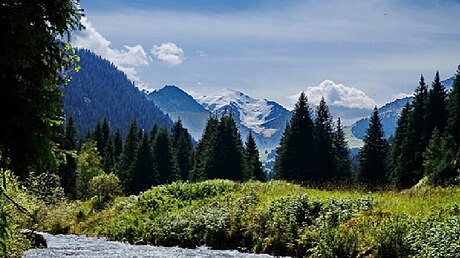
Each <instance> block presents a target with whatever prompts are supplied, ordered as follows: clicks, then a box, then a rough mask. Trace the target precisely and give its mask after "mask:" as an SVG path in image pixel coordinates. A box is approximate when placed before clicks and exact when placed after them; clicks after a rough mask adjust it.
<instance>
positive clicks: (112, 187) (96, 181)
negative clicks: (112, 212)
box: [88, 173, 122, 210]
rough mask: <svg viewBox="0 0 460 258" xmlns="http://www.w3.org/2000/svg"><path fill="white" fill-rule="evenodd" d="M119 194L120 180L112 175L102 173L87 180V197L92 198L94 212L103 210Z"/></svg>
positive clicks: (120, 191)
mask: <svg viewBox="0 0 460 258" xmlns="http://www.w3.org/2000/svg"><path fill="white" fill-rule="evenodd" d="M121 193H122V190H121V183H120V179H118V177H117V176H116V175H114V174H106V173H102V174H100V175H98V176H95V177H93V178H91V179H90V180H89V184H88V195H89V196H91V197H93V198H94V202H93V207H94V208H95V209H96V210H101V209H103V208H104V207H105V206H106V205H107V204H108V203H110V202H112V201H113V200H114V199H115V197H117V196H119V195H121Z"/></svg>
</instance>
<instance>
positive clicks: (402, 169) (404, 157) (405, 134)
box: [388, 103, 420, 188]
mask: <svg viewBox="0 0 460 258" xmlns="http://www.w3.org/2000/svg"><path fill="white" fill-rule="evenodd" d="M412 112H414V111H412V106H411V105H410V104H409V103H407V104H406V105H405V106H404V108H403V110H402V111H401V115H400V116H399V119H398V123H397V127H396V131H395V134H394V137H393V141H392V142H391V145H390V147H389V151H388V173H389V178H388V179H389V181H390V182H391V183H392V184H393V185H395V186H396V187H398V188H407V187H410V186H412V185H414V184H415V183H417V181H418V180H419V179H420V175H419V174H418V173H415V172H416V170H414V169H413V164H412V163H413V162H414V158H415V157H414V149H413V148H414V146H416V142H415V141H414V140H415V139H414V138H413V135H412V133H413V128H412V127H411V126H412V125H411V119H410V118H411V114H412Z"/></svg>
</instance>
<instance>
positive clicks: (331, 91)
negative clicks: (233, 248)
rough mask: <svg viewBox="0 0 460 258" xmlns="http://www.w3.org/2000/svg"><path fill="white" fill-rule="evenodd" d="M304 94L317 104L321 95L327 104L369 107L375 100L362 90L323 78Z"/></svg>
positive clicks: (372, 105) (371, 106)
mask: <svg viewBox="0 0 460 258" xmlns="http://www.w3.org/2000/svg"><path fill="white" fill-rule="evenodd" d="M305 94H306V95H307V97H308V100H309V102H310V103H311V104H313V105H317V103H319V101H320V100H321V97H322V96H324V100H325V101H326V103H328V105H329V106H338V107H346V108H361V109H370V108H373V107H374V106H375V105H376V103H375V101H374V100H373V99H372V98H371V97H369V96H367V95H366V93H364V92H363V91H361V90H358V89H356V88H354V87H348V86H345V85H343V84H340V83H339V84H336V83H335V82H333V81H331V80H324V81H323V82H321V83H320V84H319V85H318V86H312V87H308V88H307V90H306V91H305Z"/></svg>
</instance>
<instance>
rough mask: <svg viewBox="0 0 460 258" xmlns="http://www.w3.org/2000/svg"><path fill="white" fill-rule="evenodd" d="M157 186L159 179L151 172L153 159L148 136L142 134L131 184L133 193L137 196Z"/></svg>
mask: <svg viewBox="0 0 460 258" xmlns="http://www.w3.org/2000/svg"><path fill="white" fill-rule="evenodd" d="M158 184H159V178H158V177H157V176H155V173H154V171H153V157H152V151H151V148H150V144H149V136H148V134H146V133H144V134H142V137H141V140H140V144H139V149H138V152H137V162H136V167H135V169H134V175H133V184H132V189H133V193H135V194H138V193H139V192H142V191H145V190H147V189H149V188H150V187H152V186H153V185H158Z"/></svg>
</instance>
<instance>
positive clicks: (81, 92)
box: [63, 50, 172, 135]
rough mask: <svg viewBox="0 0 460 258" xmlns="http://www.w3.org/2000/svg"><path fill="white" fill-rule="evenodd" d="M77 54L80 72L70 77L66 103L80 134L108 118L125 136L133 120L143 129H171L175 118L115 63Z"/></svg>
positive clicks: (65, 98) (82, 52)
mask: <svg viewBox="0 0 460 258" xmlns="http://www.w3.org/2000/svg"><path fill="white" fill-rule="evenodd" d="M76 54H77V55H78V56H79V57H80V61H79V62H78V65H79V66H80V70H79V71H78V72H72V73H71V74H70V75H71V76H72V78H71V81H70V83H69V85H68V86H67V87H65V88H64V94H65V96H64V99H63V102H64V113H65V115H66V117H70V116H72V117H74V118H75V121H76V125H77V128H78V130H79V132H80V134H85V133H87V132H88V131H89V130H90V129H91V128H93V127H94V126H95V125H96V123H97V122H99V121H101V120H103V119H104V118H107V120H108V121H109V124H110V126H111V127H112V128H119V129H120V130H121V132H122V134H123V135H124V134H125V133H126V132H127V129H128V127H129V124H130V122H131V120H133V119H136V121H137V123H138V126H139V127H140V128H143V129H149V128H151V127H152V125H154V124H157V125H158V126H166V127H171V125H172V121H171V119H170V118H169V117H168V116H167V115H165V114H164V113H163V112H162V111H161V110H160V109H158V108H157V107H156V106H155V105H154V103H153V102H151V101H148V100H147V99H146V97H145V94H144V93H142V92H140V91H139V90H138V89H137V88H136V87H135V85H134V84H133V83H132V82H130V81H129V80H128V78H127V77H126V75H125V74H124V73H123V72H121V71H119V70H118V69H117V68H116V67H115V66H114V65H113V64H111V63H110V62H109V61H107V60H105V59H103V58H101V57H100V56H97V55H95V54H94V53H92V52H90V51H88V50H77V51H76Z"/></svg>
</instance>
